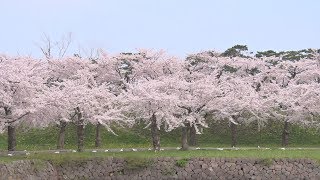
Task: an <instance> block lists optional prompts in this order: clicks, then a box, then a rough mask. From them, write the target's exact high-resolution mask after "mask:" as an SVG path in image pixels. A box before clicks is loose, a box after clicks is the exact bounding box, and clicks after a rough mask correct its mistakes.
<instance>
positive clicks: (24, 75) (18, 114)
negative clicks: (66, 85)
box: [0, 57, 46, 151]
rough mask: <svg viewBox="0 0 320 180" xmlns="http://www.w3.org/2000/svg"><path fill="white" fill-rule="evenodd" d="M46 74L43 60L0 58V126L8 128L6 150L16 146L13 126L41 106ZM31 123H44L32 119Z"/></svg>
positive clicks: (43, 123)
mask: <svg viewBox="0 0 320 180" xmlns="http://www.w3.org/2000/svg"><path fill="white" fill-rule="evenodd" d="M45 73H46V71H45V68H44V66H43V63H42V62H40V61H37V60H34V59H30V58H23V57H18V58H10V57H9V58H2V59H1V60H0V108H1V109H2V111H0V113H1V114H0V119H1V129H2V130H3V128H5V127H7V130H8V150H9V151H15V148H16V134H15V132H16V126H17V125H19V124H21V123H23V122H24V121H26V120H30V119H28V118H27V117H28V116H30V115H31V114H33V113H34V112H36V111H37V109H39V108H41V107H43V105H44V101H43V94H44V91H45V86H44V82H45V81H44V78H43V77H42V75H44V74H45ZM32 122H33V123H31V124H38V125H39V124H40V125H46V123H45V122H38V121H32ZM29 123H30V121H29Z"/></svg>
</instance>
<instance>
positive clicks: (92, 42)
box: [0, 0, 320, 57]
mask: <svg viewBox="0 0 320 180" xmlns="http://www.w3.org/2000/svg"><path fill="white" fill-rule="evenodd" d="M319 8H320V1H318V0H0V22H1V26H0V53H7V54H9V55H16V54H20V55H32V56H40V55H41V53H40V50H39V48H38V47H37V46H36V43H39V42H40V41H41V38H42V37H43V34H44V33H45V34H47V35H48V36H50V38H51V39H52V40H59V39H60V38H61V37H62V36H63V35H65V34H67V33H68V32H71V33H72V34H73V44H72V47H71V48H70V49H69V52H68V53H69V54H73V53H75V51H77V50H78V49H79V47H81V48H84V49H90V48H103V49H105V50H106V51H108V52H111V53H115V52H127V51H134V50H135V48H152V49H164V50H166V51H168V53H169V54H172V55H177V56H180V57H184V56H185V55H186V54H189V53H194V52H198V51H202V50H220V51H222V50H225V49H227V48H229V47H231V46H233V45H235V44H246V45H248V47H249V49H251V50H252V51H257V50H268V49H274V50H295V49H303V48H320V23H319V22H320V20H319V19H320V9H319Z"/></svg>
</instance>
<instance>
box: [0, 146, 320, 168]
mask: <svg viewBox="0 0 320 180" xmlns="http://www.w3.org/2000/svg"><path fill="white" fill-rule="evenodd" d="M108 157H120V158H125V159H127V160H129V161H130V162H131V161H132V160H134V161H135V160H137V159H142V160H143V161H141V162H140V161H139V163H141V164H143V165H145V164H146V162H149V161H147V160H146V159H149V158H155V157H178V158H179V159H185V160H187V159H190V158H194V157H215V158H220V157H221V158H254V159H262V160H265V159H268V160H269V159H280V158H290V159H301V158H302V159H314V160H317V161H320V150H280V149H270V150H262V149H260V150H222V151H221V150H192V151H179V150H168V151H160V152H154V151H141V152H113V153H111V152H96V153H92V152H81V153H78V152H77V153H61V154H54V153H31V154H30V155H16V156H10V157H9V156H6V157H0V162H2V163H5V162H10V161H15V160H25V159H37V160H45V161H50V162H52V163H54V164H61V163H68V162H70V161H84V160H87V159H94V158H108ZM263 163H269V162H263ZM180 164H181V165H183V162H181V163H180ZM133 165H136V164H133ZM138 165H140V164H138Z"/></svg>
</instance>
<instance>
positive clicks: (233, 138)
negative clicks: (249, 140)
mask: <svg viewBox="0 0 320 180" xmlns="http://www.w3.org/2000/svg"><path fill="white" fill-rule="evenodd" d="M230 130H231V147H236V146H237V125H236V124H234V123H231V125H230Z"/></svg>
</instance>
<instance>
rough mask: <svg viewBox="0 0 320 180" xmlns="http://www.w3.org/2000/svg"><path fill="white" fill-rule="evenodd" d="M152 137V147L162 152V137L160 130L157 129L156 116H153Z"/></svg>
mask: <svg viewBox="0 0 320 180" xmlns="http://www.w3.org/2000/svg"><path fill="white" fill-rule="evenodd" d="M150 128H151V136H152V145H153V149H154V150H155V151H159V150H160V135H159V129H158V127H157V119H156V116H155V115H154V114H153V115H152V116H151V127H150Z"/></svg>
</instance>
